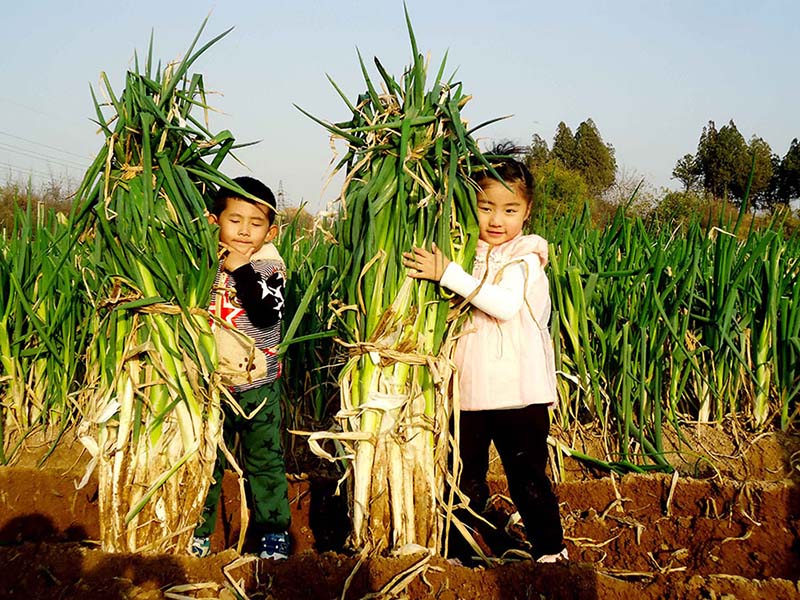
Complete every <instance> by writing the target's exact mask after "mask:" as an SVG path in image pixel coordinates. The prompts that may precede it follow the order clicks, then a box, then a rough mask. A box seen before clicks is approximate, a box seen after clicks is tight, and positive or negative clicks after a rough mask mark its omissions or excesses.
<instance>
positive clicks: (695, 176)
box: [672, 154, 702, 192]
mask: <svg viewBox="0 0 800 600" xmlns="http://www.w3.org/2000/svg"><path fill="white" fill-rule="evenodd" d="M672 177H673V179H677V180H678V181H680V182H681V183H682V184H683V191H684V192H688V191H690V190H692V189H694V188H695V186H696V185H697V184H698V183H699V182H700V179H701V177H702V173H701V172H700V165H699V164H698V162H697V159H696V158H695V156H694V154H684V155H683V158H679V159H678V162H676V163H675V168H674V169H672Z"/></svg>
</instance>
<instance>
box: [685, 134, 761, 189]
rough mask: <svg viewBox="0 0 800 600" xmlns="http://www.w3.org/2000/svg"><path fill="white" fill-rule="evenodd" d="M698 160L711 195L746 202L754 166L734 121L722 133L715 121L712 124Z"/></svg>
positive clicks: (701, 145)
mask: <svg viewBox="0 0 800 600" xmlns="http://www.w3.org/2000/svg"><path fill="white" fill-rule="evenodd" d="M697 161H698V166H699V168H700V172H701V173H702V175H703V187H704V188H705V190H706V191H707V192H708V193H710V194H711V195H712V196H714V197H715V198H723V197H727V196H730V197H731V198H732V199H734V200H741V199H742V195H743V194H744V188H745V186H746V185H747V177H748V176H749V174H750V163H749V162H748V156H747V143H746V142H745V140H744V137H742V134H741V133H739V130H738V129H737V128H736V124H735V123H734V122H733V120H731V121H730V122H729V123H728V125H725V126H723V127H722V128H721V129H720V130H719V131H717V129H716V126H715V125H714V121H709V122H708V125H707V126H706V127H704V128H703V133H702V135H701V136H700V141H699V143H698V144H697Z"/></svg>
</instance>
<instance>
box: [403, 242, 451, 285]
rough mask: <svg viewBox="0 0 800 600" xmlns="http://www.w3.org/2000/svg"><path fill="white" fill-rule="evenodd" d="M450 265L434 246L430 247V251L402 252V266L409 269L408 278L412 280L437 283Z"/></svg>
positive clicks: (418, 249) (416, 249)
mask: <svg viewBox="0 0 800 600" xmlns="http://www.w3.org/2000/svg"><path fill="white" fill-rule="evenodd" d="M449 264H450V259H449V258H447V257H446V256H445V255H444V254H442V251H441V250H439V248H437V247H436V244H432V245H431V250H430V251H428V250H425V248H413V249H412V251H411V252H403V265H404V266H405V267H407V268H408V269H410V271H409V273H408V276H409V277H412V278H414V279H430V280H431V281H439V280H441V278H442V275H444V270H445V269H446V268H447V265H449Z"/></svg>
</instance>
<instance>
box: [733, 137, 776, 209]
mask: <svg viewBox="0 0 800 600" xmlns="http://www.w3.org/2000/svg"><path fill="white" fill-rule="evenodd" d="M747 154H748V158H749V163H750V164H749V165H748V169H747V175H746V177H745V186H746V185H747V183H746V182H747V179H748V178H749V177H750V171H751V170H752V172H753V180H752V182H751V184H750V197H749V202H750V204H752V205H753V206H754V207H756V208H772V206H773V205H774V203H775V200H776V198H775V196H774V194H772V193H771V192H772V188H773V186H772V182H773V180H774V177H773V175H774V170H773V164H774V160H773V159H774V158H775V157H774V155H773V153H772V148H770V147H769V144H768V143H767V142H766V141H764V140H763V139H762V138H760V137H757V136H755V135H754V136H753V137H751V138H750V143H749V144H748V145H747ZM743 194H744V190H742V194H741V195H742V196H743Z"/></svg>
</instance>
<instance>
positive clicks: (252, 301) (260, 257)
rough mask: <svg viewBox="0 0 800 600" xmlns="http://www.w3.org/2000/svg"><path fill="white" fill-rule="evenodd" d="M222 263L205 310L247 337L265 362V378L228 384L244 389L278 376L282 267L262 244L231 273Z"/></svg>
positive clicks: (272, 251)
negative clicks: (263, 356) (218, 304)
mask: <svg viewBox="0 0 800 600" xmlns="http://www.w3.org/2000/svg"><path fill="white" fill-rule="evenodd" d="M222 264H223V261H220V263H219V266H218V267H217V275H216V277H215V278H214V287H213V289H212V292H211V303H210V306H209V312H211V314H214V315H217V316H219V318H221V319H223V320H224V321H225V322H226V323H227V324H229V325H230V326H232V327H233V328H235V329H236V330H238V331H240V332H241V333H244V334H245V335H247V336H249V337H251V338H252V339H253V340H254V343H255V347H256V348H257V351H261V352H263V353H264V355H265V358H266V362H267V375H266V377H261V378H257V379H253V380H252V381H251V382H248V383H245V384H242V385H233V386H230V388H231V390H232V391H233V392H244V391H247V390H251V389H254V388H257V387H260V386H262V385H264V384H267V383H271V382H273V381H275V380H276V379H277V378H278V377H280V374H281V363H280V360H279V359H278V355H277V346H278V344H279V343H280V341H281V322H282V320H283V307H284V302H283V293H284V287H285V273H286V266H285V265H284V262H283V259H282V258H281V256H280V254H278V251H277V249H276V248H275V246H274V245H273V244H265V245H264V247H262V248H261V249H260V250H259V251H258V252H256V253H255V254H254V255H253V256H252V257H251V259H250V263H249V264H246V265H242V266H241V267H239V268H238V269H236V270H234V271H233V272H231V273H228V272H226V271H225V270H224V269H223V267H222ZM217 302H219V303H220V306H219V307H217Z"/></svg>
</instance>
